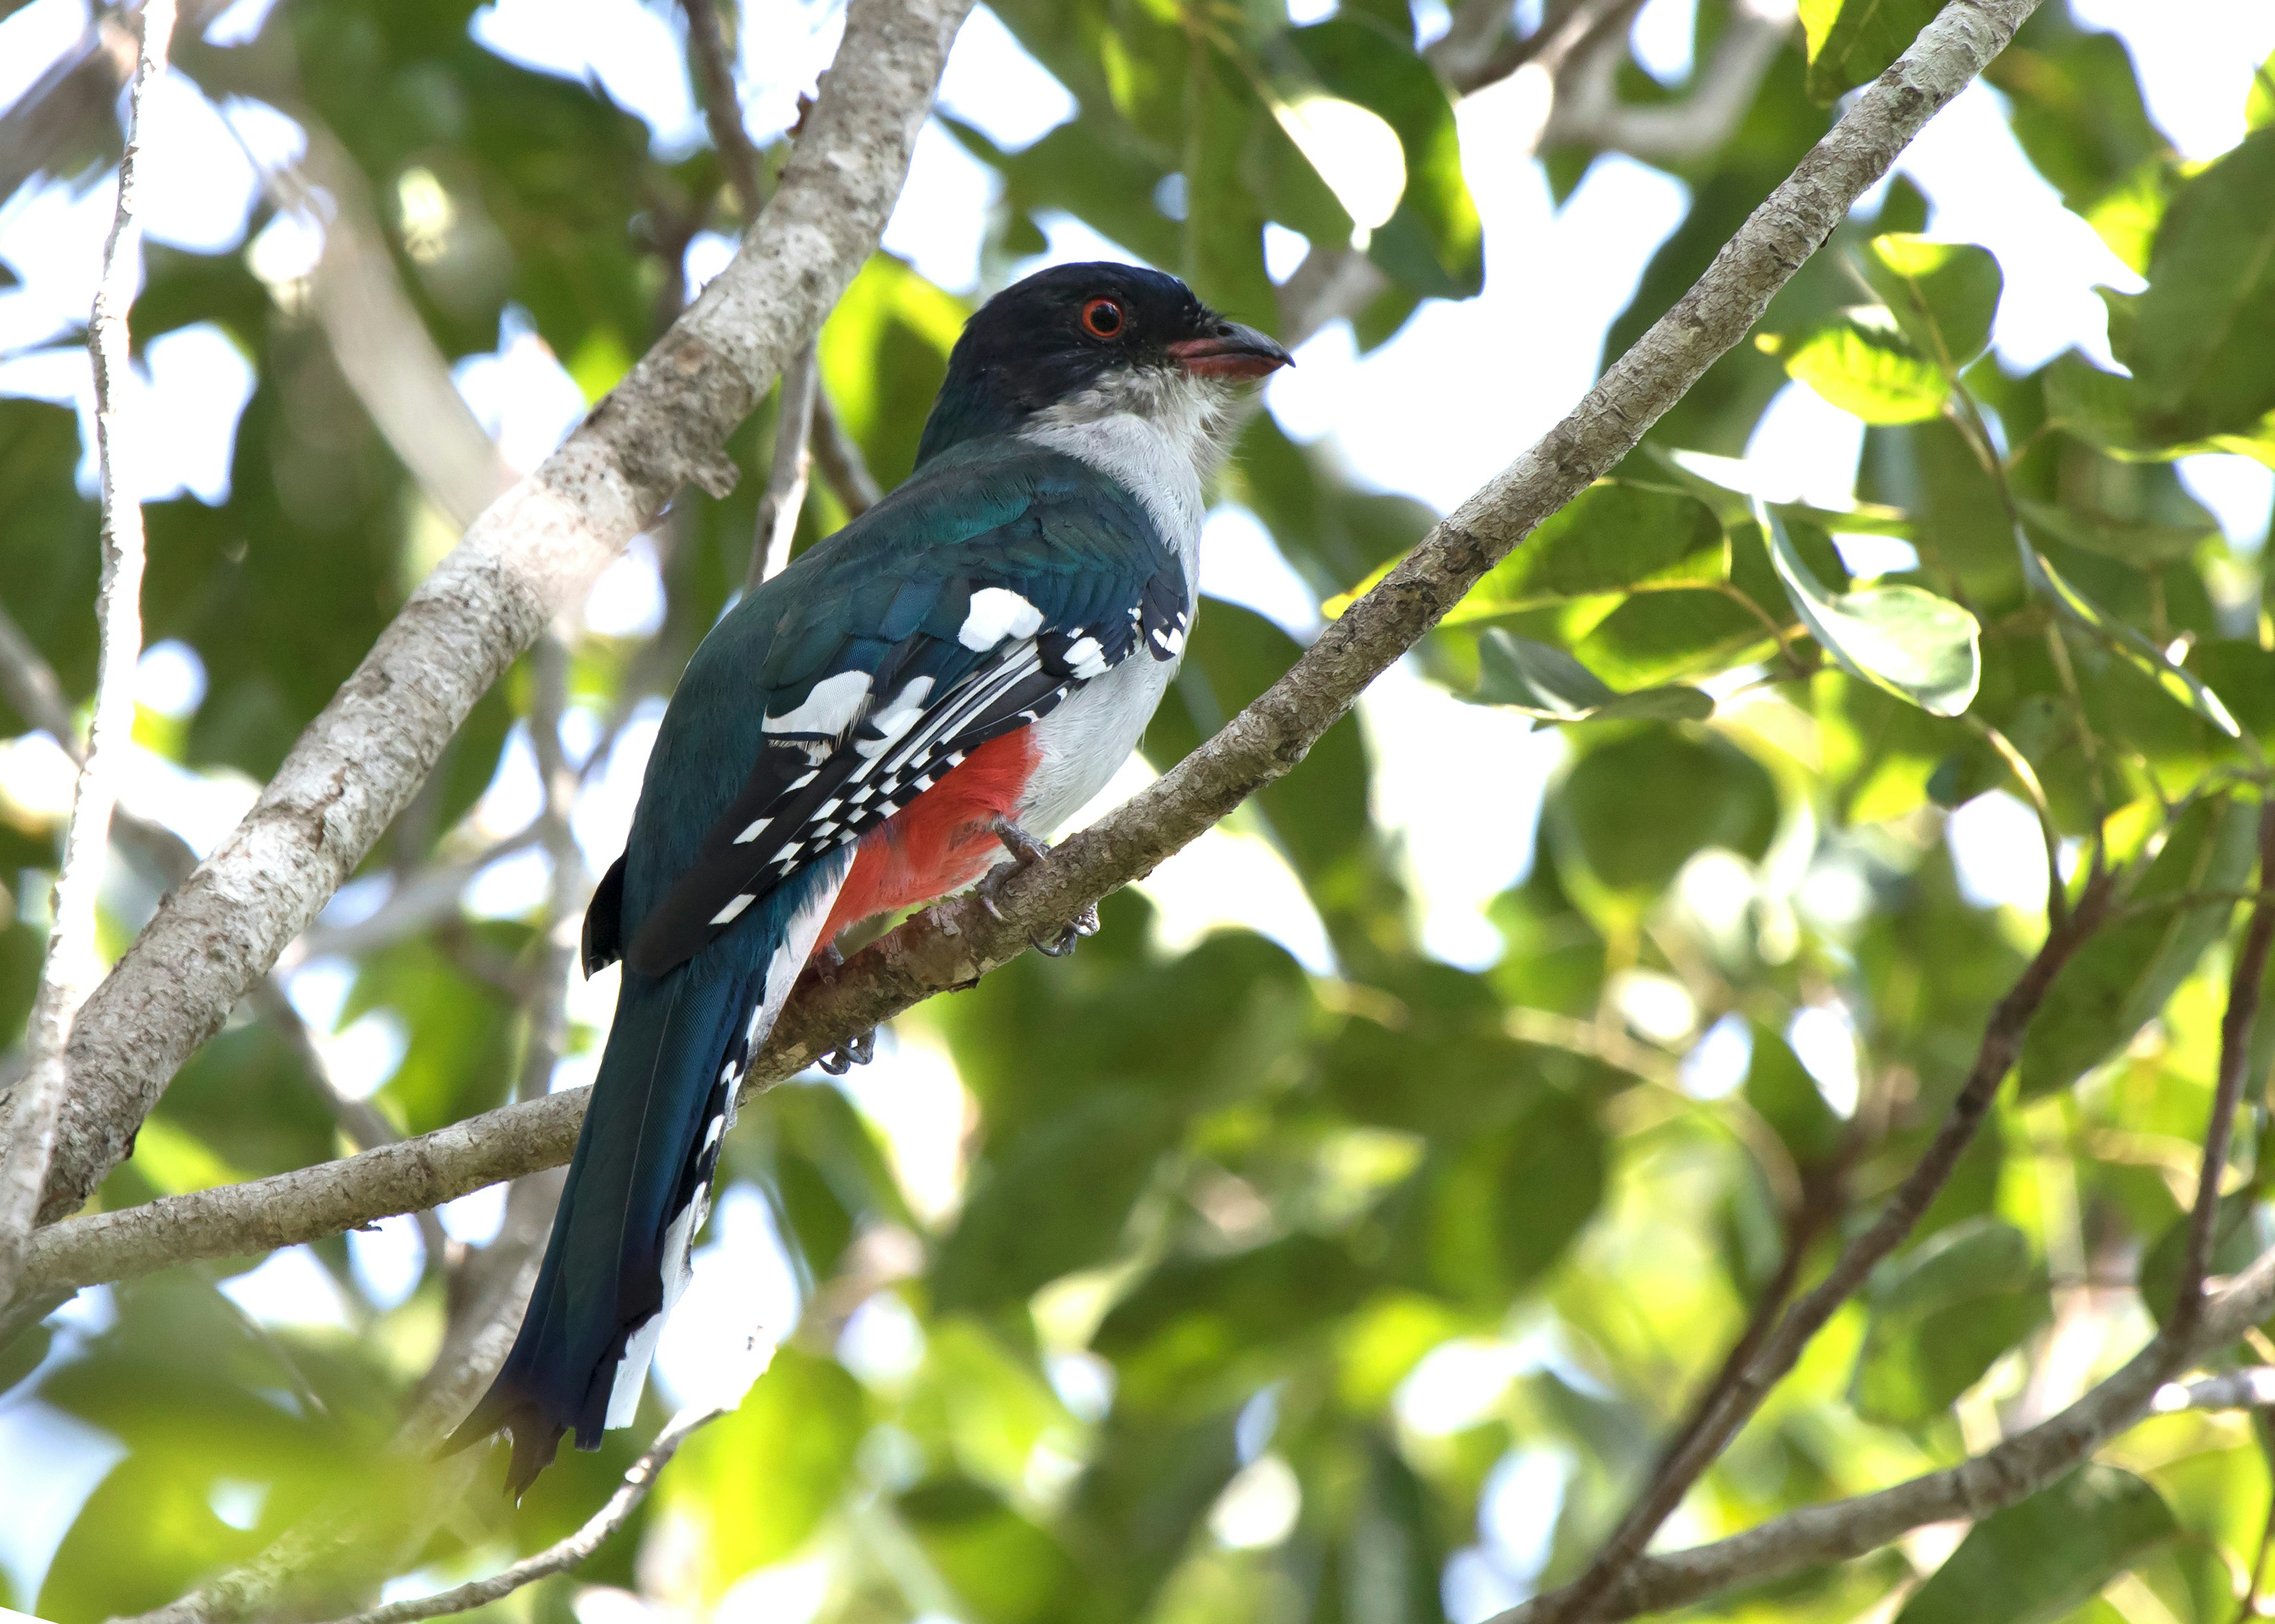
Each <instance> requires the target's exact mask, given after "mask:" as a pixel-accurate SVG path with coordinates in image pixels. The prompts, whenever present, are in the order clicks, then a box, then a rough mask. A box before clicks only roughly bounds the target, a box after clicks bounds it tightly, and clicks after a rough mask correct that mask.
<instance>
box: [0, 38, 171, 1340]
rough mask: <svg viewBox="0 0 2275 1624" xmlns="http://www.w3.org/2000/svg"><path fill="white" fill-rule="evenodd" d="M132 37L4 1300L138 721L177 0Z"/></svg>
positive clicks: (53, 1130) (96, 971)
mask: <svg viewBox="0 0 2275 1624" xmlns="http://www.w3.org/2000/svg"><path fill="white" fill-rule="evenodd" d="M138 21H139V26H140V30H141V49H140V54H139V57H138V58H137V60H136V63H135V67H134V94H133V97H132V102H131V103H130V104H129V108H128V111H127V124H126V148H125V154H124V155H122V156H121V157H120V159H119V161H118V204H117V210H116V211H115V212H114V214H113V215H112V217H111V223H110V240H109V241H108V242H106V243H105V244H104V245H103V250H102V279H101V280H100V281H99V282H98V283H96V284H95V291H94V312H93V313H92V315H91V316H90V318H89V320H88V323H87V347H88V350H89V351H90V353H91V355H92V358H93V360H94V437H95V454H96V459H97V465H98V469H99V472H100V477H101V481H102V578H101V581H100V583H99V585H97V588H96V591H95V605H94V614H95V624H96V629H97V631H98V634H99V638H100V646H99V650H98V653H97V655H96V675H95V691H94V720H93V721H92V722H91V723H90V725H89V727H88V729H87V756H86V759H84V760H83V761H82V762H81V763H80V766H79V779H78V782H77V783H76V785H75V786H74V787H73V789H72V816H71V826H70V828H69V829H68V831H67V832H66V833H65V835H64V854H63V862H62V864H61V865H60V867H59V868H58V869H57V873H56V885H55V923H54V925H53V927H52V928H51V929H50V931H49V935H48V950H47V958H46V961H45V963H43V964H42V967H41V971H40V985H39V989H38V991H37V992H36V993H34V998H33V1004H32V1013H31V1017H30V1019H29V1021H28V1022H27V1023H26V1027H25V1032H24V1047H25V1053H26V1056H27V1057H28V1061H29V1064H28V1065H27V1067H26V1070H25V1073H24V1077H23V1080H22V1081H21V1082H20V1083H19V1084H17V1086H16V1091H15V1095H14V1099H15V1109H14V1112H13V1114H12V1120H11V1123H10V1137H9V1141H8V1144H7V1146H6V1149H5V1152H4V1154H0V1303H4V1302H6V1301H7V1300H8V1299H9V1298H11V1297H12V1296H13V1295H15V1292H16V1283H17V1280H18V1277H19V1274H20V1273H21V1272H22V1269H23V1263H24V1252H25V1243H26V1241H27V1240H28V1239H29V1237H30V1235H31V1231H32V1225H33V1222H34V1219H35V1218H36V1217H37V1214H38V1211H39V1205H40V1192H41V1190H42V1187H43V1186H44V1184H45V1183H46V1182H47V1176H48V1161H49V1157H50V1156H51V1155H52V1154H53V1153H54V1150H55V1144H56V1137H57V1129H58V1127H59V1125H60V1123H61V1122H62V1118H63V1108H64V1093H65V1089H66V1084H67V1081H68V1079H67V1076H66V1073H65V1069H64V1051H65V1050H66V1048H67V1047H68V1046H69V1045H70V1043H71V1034H72V1024H73V1023H74V1022H75V1021H76V1019H77V1017H78V1015H79V1005H80V1004H81V1003H82V1002H83V1001H85V1000H86V998H87V993H88V991H89V990H90V989H91V988H92V987H93V986H94V984H95V982H96V981H97V980H98V979H99V978H100V976H101V969H102V966H101V963H100V962H99V960H98V959H97V957H96V948H95V936H94V932H95V895H96V893H97V891H98V890H99V889H100V888H101V887H102V864H103V857H104V854H105V852H106V851H107V850H109V848H110V812H111V808H112V807H113V806H114V805H115V804H117V798H118V785H117V774H118V763H119V761H120V759H122V757H123V755H124V752H125V749H126V746H127V744H128V743H129V741H130V740H131V738H132V734H133V729H134V668H135V665H136V663H137V662H138V661H140V659H141V655H142V551H143V548H142V504H141V500H140V496H139V495H138V494H137V491H138V480H137V475H138V472H139V466H140V463H139V458H140V454H141V448H140V447H139V446H137V445H136V444H135V443H134V442H133V439H132V430H133V429H134V428H136V427H140V425H139V424H131V423H130V422H129V421H128V409H127V402H126V389H127V387H128V379H127V368H128V345H129V337H128V333H127V327H126V317H127V312H128V310H129V309H130V308H132V306H133V303H134V290H135V287H136V285H137V284H138V283H139V282H140V278H141V272H142V227H141V223H140V219H139V217H138V216H137V215H136V214H135V205H136V202H137V201H138V198H137V191H138V187H137V184H136V183H137V179H138V170H140V159H141V155H142V143H143V140H144V139H145V136H146V135H147V125H145V123H144V114H145V112H146V111H147V94H148V91H149V87H150V86H151V84H152V83H153V82H154V81H155V79H157V78H158V77H159V76H160V75H161V74H162V73H163V72H165V71H166V54H167V50H168V48H169V47H170V44H171V43H172V41H173V35H174V0H146V4H144V5H143V7H142V10H141V12H140V16H139V19H138Z"/></svg>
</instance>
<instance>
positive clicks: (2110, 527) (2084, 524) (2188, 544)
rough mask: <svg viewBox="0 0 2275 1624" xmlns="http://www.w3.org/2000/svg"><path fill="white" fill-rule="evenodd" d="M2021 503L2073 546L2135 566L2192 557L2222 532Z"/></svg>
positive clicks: (2026, 513)
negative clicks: (2205, 543) (2197, 550)
mask: <svg viewBox="0 0 2275 1624" xmlns="http://www.w3.org/2000/svg"><path fill="white" fill-rule="evenodd" d="M2015 505H2016V506H2018V507H2020V508H2021V509H2022V517H2023V518H2024V519H2026V520H2027V521H2029V523H2030V524H2031V525H2035V526H2037V528H2038V529H2040V530H2043V531H2044V532H2045V533H2047V534H2049V535H2051V536H2053V537H2055V538H2056V539H2057V540H2063V541H2067V542H2068V543H2069V544H2070V545H2071V546H2072V547H2077V548H2084V549H2085V550H2086V551H2087V552H2089V553H2098V554H2100V555H2102V556H2103V557H2104V558H2115V559H2118V560H2120V561H2121V562H2123V563H2129V564H2135V565H2143V566H2145V565H2150V564H2161V563H2174V562H2176V561H2177V560H2180V559H2183V558H2186V557H2188V555H2190V554H2192V553H2194V552H2195V551H2196V548H2198V547H2200V546H2201V545H2203V543H2204V542H2206V541H2209V540H2211V539H2212V538H2213V537H2215V536H2217V535H2218V534H2219V526H2218V525H2217V524H2214V523H2211V522H2210V521H2209V520H2207V521H2206V522H2204V523H2203V524H2196V525H2188V524H2179V523H2175V522H2173V521H2172V520H2169V519H2154V518H2120V517H2117V516H2116V515H2114V514H2111V513H2104V512H2100V511H2097V510H2094V509H2090V508H2085V507H2081V506H2079V505H2077V504H2075V503H2074V502H2060V503H2058V502H2032V501H2031V500H2029V498H2028V497H2024V498H2023V499H2022V500H2021V501H2020V502H2017V503H2016V504H2015Z"/></svg>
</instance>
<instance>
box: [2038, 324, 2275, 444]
mask: <svg viewBox="0 0 2275 1624" xmlns="http://www.w3.org/2000/svg"><path fill="white" fill-rule="evenodd" d="M2044 377H2045V398H2046V421H2047V424H2048V426H2049V427H2057V428H2060V429H2062V430H2064V431H2065V432H2067V433H2068V434H2075V435H2076V436H2077V437H2078V438H2079V439H2081V440H2082V441H2084V442H2086V443H2087V444H2089V445H2092V446H2097V447H2098V448H2099V449H2102V450H2104V451H2106V452H2108V453H2109V455H2111V456H2112V457H2120V458H2123V459H2125V460H2127V461H2128V462H2168V461H2170V460H2171V459H2173V457H2194V456H2196V455H2197V454H2199V453H2201V452H2205V451H2232V452H2234V453H2235V454H2236V455H2238V456H2241V457H2256V459H2257V460H2259V461H2260V462H2263V463H2265V464H2267V465H2269V466H2271V467H2275V412H2269V413H2268V414H2267V415H2266V416H2265V417H2264V418H2262V419H2260V420H2259V421H2258V422H2256V423H2255V424H2252V425H2251V426H2250V427H2249V428H2247V429H2246V430H2244V431H2243V432H2241V433H2239V434H2207V435H2205V436H2203V438H2202V439H2186V438H2184V439H2174V438H2172V437H2171V436H2169V435H2167V434H2164V433H2163V432H2162V430H2161V427H2160V426H2158V425H2155V424H2151V423H2150V421H2149V420H2148V418H2147V415H2146V413H2145V412H2144V411H2143V404H2142V397H2141V386H2140V384H2139V382H2138V381H2136V380H2135V379H2132V378H2128V377H2126V376H2124V375H2123V374H2120V373H2113V372H2104V371H2102V370H2101V369H2100V368H2099V367H2097V366H2095V365H2094V364H2093V363H2092V362H2090V361H2089V360H2087V359H2085V358H2084V357H2083V356H2082V355H2080V354H2078V353H2077V352H2076V351H2069V352H2068V353H2067V354H2064V355H2060V356H2058V357H2056V358H2055V359H2054V360H2053V362H2052V364H2051V365H2050V366H2047V368H2046V370H2045V374H2044Z"/></svg>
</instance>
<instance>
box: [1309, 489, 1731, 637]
mask: <svg viewBox="0 0 2275 1624" xmlns="http://www.w3.org/2000/svg"><path fill="white" fill-rule="evenodd" d="M1726 572H1727V561H1726V555H1725V548H1724V542H1723V537H1722V525H1721V521H1720V520H1719V519H1717V518H1716V517H1714V510H1712V508H1710V507H1708V506H1707V505H1706V504H1705V503H1704V502H1701V501H1699V500H1698V498H1697V497H1696V496H1693V495H1689V494H1688V493H1687V492H1683V491H1677V490H1670V489H1667V488H1666V487H1660V486H1652V485H1638V484H1634V483H1632V482H1629V481H1627V480H1597V481H1596V482H1595V483H1594V484H1593V485H1591V486H1590V487H1588V488H1587V489H1586V490H1584V491H1582V492H1581V493H1580V494H1579V495H1577V496H1576V497H1574V498H1573V499H1572V501H1571V502H1568V504H1566V506H1565V507H1564V509H1563V510H1561V512H1558V513H1555V514H1553V515H1551V516H1550V517H1548V518H1547V519H1546V520H1544V521H1543V522H1542V524H1541V525H1540V527H1539V528H1538V529H1537V530H1535V531H1534V532H1533V533H1531V535H1530V536H1528V537H1526V538H1525V540H1523V543H1521V544H1520V545H1519V546H1518V548H1517V549H1516V550H1515V552H1514V553H1511V554H1510V555H1508V557H1507V558H1505V559H1503V560H1501V562H1500V563H1498V564H1495V565H1494V566H1493V569H1492V570H1489V571H1488V572H1487V573H1486V575H1485V578H1484V579H1483V580H1481V581H1479V582H1478V584H1477V585H1476V586H1475V587H1473V588H1472V589H1471V590H1470V595H1469V596H1468V597H1466V598H1464V599H1463V601H1461V602H1460V603H1459V604H1457V605H1456V606H1455V608H1454V611H1453V613H1451V614H1450V615H1448V616H1447V617H1446V622H1447V624H1449V625H1458V624H1461V623H1465V622H1468V621H1475V620H1487V619H1491V618H1493V616H1499V615H1506V614H1508V613H1509V612H1511V611H1512V610H1516V609H1527V608H1538V607H1539V606H1541V605H1544V604H1551V603H1558V602H1562V601H1567V600H1569V599H1573V598H1585V597H1592V596H1595V595H1597V594H1599V593H1616V592H1632V591H1635V590H1636V589H1637V588H1638V587H1644V586H1651V587H1667V586H1677V585H1682V584H1684V583H1688V582H1698V581H1718V580H1720V579H1721V578H1723V576H1724V575H1725V574H1726ZM1369 585H1372V582H1370V583H1369ZM1359 590H1360V591H1364V588H1360V589H1359ZM1352 596H1354V597H1356V596H1357V593H1352ZM1335 608H1336V606H1335V605H1332V604H1331V605H1330V606H1329V610H1330V612H1331V613H1332V612H1334V609H1335Z"/></svg>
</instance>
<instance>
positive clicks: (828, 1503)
mask: <svg viewBox="0 0 2275 1624" xmlns="http://www.w3.org/2000/svg"><path fill="white" fill-rule="evenodd" d="M868 1428H869V1422H868V1397H867V1395H866V1394H865V1393H863V1391H862V1389H861V1384H860V1383H858V1382H857V1381H855V1380H854V1379H853V1378H852V1377H851V1376H850V1375H849V1374H848V1373H847V1372H846V1371H845V1368H844V1367H843V1365H841V1364H839V1363H836V1362H835V1360H832V1359H826V1358H817V1357H815V1356H813V1355H812V1354H808V1353H802V1352H800V1351H798V1350H797V1348H777V1349H776V1350H775V1356H774V1363H772V1364H770V1365H768V1366H767V1372H766V1374H765V1375H763V1376H761V1377H760V1378H759V1379H758V1383H757V1385H756V1386H753V1387H752V1389H751V1391H750V1394H749V1396H748V1397H746V1398H745V1399H744V1401H743V1403H742V1408H740V1409H737V1410H736V1411H735V1413H734V1414H732V1415H730V1416H722V1417H721V1418H720V1419H719V1420H717V1421H714V1422H713V1423H712V1424H710V1425H709V1426H707V1427H705V1428H704V1429H703V1430H702V1431H700V1432H699V1433H697V1434H696V1435H695V1436H694V1437H693V1438H692V1439H689V1440H688V1442H687V1446H686V1447H685V1448H684V1449H683V1450H681V1451H680V1454H679V1459H678V1460H677V1461H676V1462H674V1463H673V1465H672V1468H671V1469H670V1471H669V1472H668V1473H666V1474H665V1476H664V1479H663V1492H664V1499H665V1500H666V1503H667V1504H668V1505H669V1507H671V1508H672V1510H673V1511H674V1512H675V1513H676V1514H679V1515H682V1516H684V1517H686V1518H688V1519H689V1520H690V1521H691V1522H692V1523H693V1524H694V1526H695V1529H696V1530H699V1533H700V1534H701V1536H702V1538H701V1542H700V1544H699V1546H698V1549H699V1550H700V1551H701V1552H702V1560H701V1563H700V1565H699V1572H700V1575H701V1581H702V1589H703V1594H704V1596H705V1598H707V1599H708V1600H716V1599H717V1598H719V1597H720V1596H721V1595H722V1594H723V1593H725V1591H726V1590H727V1589H728V1587H729V1586H730V1585H732V1584H733V1583H734V1582H735V1581H736V1580H737V1579H739V1578H741V1577H742V1576H743V1575H744V1574H746V1573H749V1572H750V1571H751V1570H752V1569H753V1568H757V1567H766V1566H767V1565H768V1564H769V1563H773V1562H778V1561H781V1560H782V1559H783V1558H785V1557H788V1556H790V1555H792V1554H794V1553H795V1552H797V1549H798V1547H799V1546H801V1545H805V1542H806V1540H807V1538H808V1537H811V1536H812V1535H813V1531H814V1530H816V1529H817V1528H819V1527H820V1525H821V1522H822V1519H823V1518H825V1517H826V1516H828V1514H829V1512H830V1511H831V1509H832V1508H833V1507H835V1505H836V1504H837V1499H838V1497H839V1496H840V1495H841V1494H842V1493H843V1492H844V1491H845V1490H846V1488H847V1487H848V1486H849V1484H850V1483H851V1482H852V1477H853V1455H854V1450H855V1449H856V1447H857V1446H858V1445H859V1444H860V1441H861V1439H862V1437H863V1436H864V1435H865V1433H866V1432H867V1431H868Z"/></svg>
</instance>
